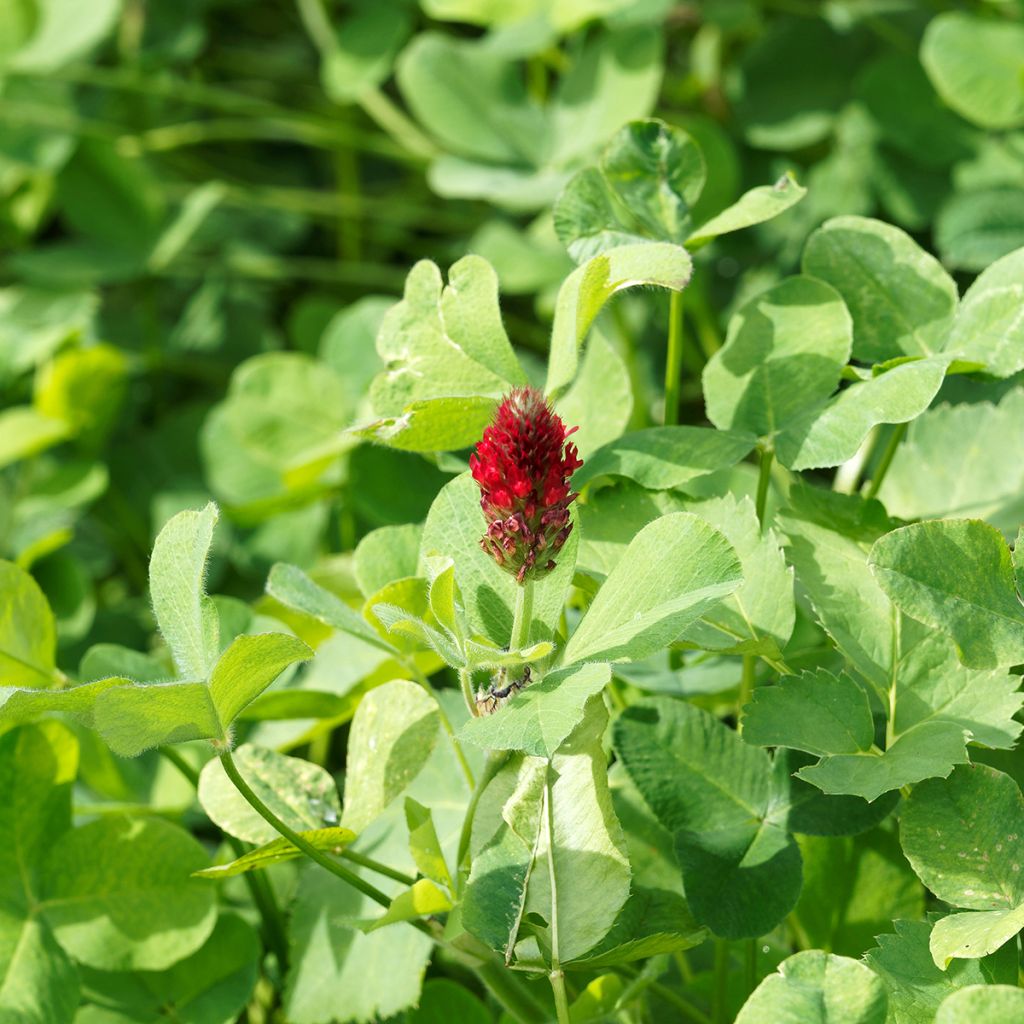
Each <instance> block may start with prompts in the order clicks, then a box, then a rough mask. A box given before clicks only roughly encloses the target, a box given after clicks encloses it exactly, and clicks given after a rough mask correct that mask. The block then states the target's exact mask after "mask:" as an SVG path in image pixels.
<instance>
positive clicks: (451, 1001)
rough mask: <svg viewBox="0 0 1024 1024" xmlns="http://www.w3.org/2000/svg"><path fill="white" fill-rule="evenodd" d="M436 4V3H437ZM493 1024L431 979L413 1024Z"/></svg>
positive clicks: (480, 1008) (444, 982)
mask: <svg viewBox="0 0 1024 1024" xmlns="http://www.w3.org/2000/svg"><path fill="white" fill-rule="evenodd" d="M435 2H436V0H435ZM456 1020H457V1021H459V1024H493V1018H492V1017H491V1012H490V1010H488V1009H487V1007H486V1006H484V1004H483V1003H481V1002H480V1000H479V999H477V997H476V996H475V995H473V993H472V992H470V991H468V990H467V989H465V988H463V987H462V985H460V984H458V983H457V982H454V981H450V980H449V979H448V978H430V979H429V980H428V981H427V983H426V984H425V985H424V986H423V995H422V996H420V1002H419V1006H417V1007H416V1008H415V1009H414V1010H411V1011H410V1012H409V1024H449V1022H450V1021H456Z"/></svg>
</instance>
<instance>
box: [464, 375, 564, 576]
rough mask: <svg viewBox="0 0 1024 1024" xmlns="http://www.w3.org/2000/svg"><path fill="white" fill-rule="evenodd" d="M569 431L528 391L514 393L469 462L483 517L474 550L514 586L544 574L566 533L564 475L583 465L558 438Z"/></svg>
mask: <svg viewBox="0 0 1024 1024" xmlns="http://www.w3.org/2000/svg"><path fill="white" fill-rule="evenodd" d="M576 429H577V428H576V427H573V428H572V429H571V430H566V429H565V424H564V423H563V422H562V421H561V419H559V417H558V416H556V415H555V413H554V412H552V410H551V407H550V406H549V405H548V403H547V400H546V399H545V398H544V396H543V395H542V394H541V393H540V392H539V391H537V390H536V389H535V388H516V389H515V390H514V391H512V392H511V393H510V394H508V395H506V396H505V398H504V399H502V402H501V404H500V405H499V406H498V411H497V412H496V413H495V415H494V420H493V422H492V423H491V425H490V426H489V427H488V428H487V429H486V430H485V431H484V436H483V438H482V439H481V440H480V442H479V443H478V444H477V446H476V451H475V452H474V454H473V455H471V456H470V457H469V466H470V469H472V471H473V479H474V480H475V481H476V482H477V483H478V484H479V485H480V495H481V496H480V507H481V508H482V509H483V511H484V518H485V519H486V520H487V532H486V533H485V534H484V536H483V537H482V538H481V539H480V546H481V547H482V548H483V549H484V551H486V552H487V554H489V555H490V556H491V557H492V558H493V559H494V560H495V561H496V562H497V563H498V565H500V566H501V567H502V568H503V569H505V570H506V571H507V572H510V573H512V574H513V575H514V576H515V578H516V580H517V581H518V582H519V583H523V582H524V581H525V580H526V579H527V577H531V578H536V577H538V576H543V575H544V574H545V573H547V572H550V571H551V570H552V569H553V568H554V567H555V560H554V558H552V555H554V554H556V553H557V552H558V551H559V549H560V548H561V547H562V545H563V544H565V541H566V539H567V538H568V536H569V534H570V533H571V532H572V522H571V521H570V519H569V504H570V502H572V500H573V499H574V498H575V497H576V495H575V494H573V493H572V492H571V491H570V490H569V477H571V476H572V474H573V473H574V472H575V471H576V470H577V469H579V467H580V466H582V465H583V462H582V460H581V459H580V458H579V457H578V455H577V452H576V446H575V445H574V444H567V443H566V440H565V439H566V438H567V437H568V436H569V435H570V434H572V433H573V431H575V430H576Z"/></svg>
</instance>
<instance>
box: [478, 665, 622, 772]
mask: <svg viewBox="0 0 1024 1024" xmlns="http://www.w3.org/2000/svg"><path fill="white" fill-rule="evenodd" d="M610 678H611V669H610V667H609V666H608V665H607V664H604V663H602V662H595V663H591V664H587V665H577V666H574V667H572V668H567V669H559V670H556V671H554V672H549V673H548V674H546V675H545V676H544V678H543V679H542V680H540V681H539V682H531V683H530V685H529V686H527V687H525V688H524V689H522V690H520V692H519V693H517V694H516V695H515V696H514V697H512V698H511V700H509V701H508V703H507V704H505V705H503V706H502V707H500V708H499V709H498V710H497V711H495V712H494V714H493V715H486V716H484V717H482V718H471V719H470V720H469V721H468V722H467V723H466V724H465V725H464V726H463V727H462V730H461V732H460V733H459V738H460V739H461V740H464V741H466V742H468V743H475V744H476V745H477V746H478V747H483V748H484V749H486V750H521V751H523V752H525V753H527V754H531V755H533V756H534V757H551V756H552V755H553V754H554V753H555V752H556V751H557V750H558V749H559V747H560V746H561V745H562V743H563V742H564V741H565V739H566V738H567V737H568V736H569V734H570V733H571V732H572V731H573V730H574V729H575V728H576V726H577V725H578V724H579V723H580V721H581V720H582V718H583V710H584V707H585V706H586V704H587V702H588V701H589V700H590V698H591V697H592V696H594V694H596V693H600V692H601V691H602V690H603V689H604V687H605V684H606V683H607V682H608V681H609V679H610Z"/></svg>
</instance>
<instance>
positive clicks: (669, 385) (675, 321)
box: [665, 292, 683, 426]
mask: <svg viewBox="0 0 1024 1024" xmlns="http://www.w3.org/2000/svg"><path fill="white" fill-rule="evenodd" d="M682 372H683V293H682V292H672V294H671V297H670V298H669V303H668V353H667V355H666V358H665V424H666V426H670V425H672V424H675V423H678V422H679V378H680V377H681V376H682Z"/></svg>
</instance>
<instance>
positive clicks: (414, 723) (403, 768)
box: [341, 680, 440, 833]
mask: <svg viewBox="0 0 1024 1024" xmlns="http://www.w3.org/2000/svg"><path fill="white" fill-rule="evenodd" d="M439 724H440V715H439V713H438V708H437V704H436V703H435V702H434V700H433V699H432V698H431V696H430V695H429V694H428V693H427V692H426V691H425V690H424V689H423V688H422V687H420V686H417V685H416V684H415V683H409V682H406V681H404V680H395V681H394V682H390V683H385V684H384V686H380V687H377V688H376V689H374V690H371V691H370V692H369V693H368V694H367V695H366V696H365V697H364V698H363V699H362V702H361V703H360V705H359V707H358V709H357V710H356V714H355V718H354V719H353V720H352V728H351V730H350V732H349V738H348V758H347V761H346V766H347V770H346V774H345V800H344V806H345V810H344V813H343V815H342V819H341V820H342V824H343V825H344V827H345V828H350V829H351V830H352V831H353V832H357V833H358V832H362V831H363V830H364V829H365V828H366V826H367V825H369V824H370V823H371V822H372V821H374V820H375V819H376V818H377V817H379V816H380V815H381V814H382V813H383V812H384V810H385V809H386V808H387V806H388V805H389V804H390V803H391V802H392V801H393V800H394V799H396V798H397V797H398V796H400V795H401V794H402V792H403V791H404V790H405V789H407V788H408V786H409V785H410V783H411V782H412V781H413V779H415V778H416V776H417V775H418V774H419V773H420V771H421V770H422V769H423V766H424V765H425V764H426V762H427V759H428V758H429V757H430V754H431V752H432V751H433V749H434V744H435V743H436V742H437V735H438V727H439Z"/></svg>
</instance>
